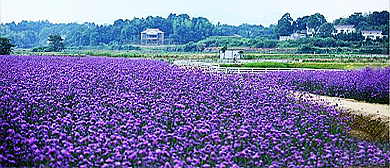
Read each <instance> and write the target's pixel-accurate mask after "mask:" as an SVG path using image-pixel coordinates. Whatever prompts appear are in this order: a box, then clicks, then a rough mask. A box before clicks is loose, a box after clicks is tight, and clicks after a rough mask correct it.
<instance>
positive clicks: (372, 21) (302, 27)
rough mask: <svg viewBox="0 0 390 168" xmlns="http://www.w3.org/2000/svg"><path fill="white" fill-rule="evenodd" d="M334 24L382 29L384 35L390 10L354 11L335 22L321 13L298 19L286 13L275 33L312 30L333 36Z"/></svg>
mask: <svg viewBox="0 0 390 168" xmlns="http://www.w3.org/2000/svg"><path fill="white" fill-rule="evenodd" d="M334 25H354V26H355V28H356V30H357V32H360V31H361V30H371V29H376V30H382V33H383V35H388V34H389V12H388V11H382V12H373V13H370V14H362V13H354V14H352V15H350V16H349V17H348V18H339V19H336V20H335V21H334V22H333V23H330V22H327V21H326V19H325V17H324V16H323V15H322V14H320V13H315V14H313V15H310V16H303V17H299V18H297V19H296V20H293V19H292V17H291V15H290V14H289V13H286V14H284V15H283V16H282V18H281V19H279V21H278V24H277V25H276V28H275V33H276V34H277V35H278V36H288V35H290V34H293V33H295V32H302V31H303V32H306V31H307V30H311V31H312V32H313V33H314V34H315V35H316V36H320V37H331V36H332V32H333V30H334V28H333V26H334Z"/></svg>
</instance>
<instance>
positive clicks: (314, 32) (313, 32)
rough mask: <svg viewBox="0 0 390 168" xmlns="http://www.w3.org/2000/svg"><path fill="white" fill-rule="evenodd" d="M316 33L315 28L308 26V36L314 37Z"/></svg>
mask: <svg viewBox="0 0 390 168" xmlns="http://www.w3.org/2000/svg"><path fill="white" fill-rule="evenodd" d="M315 34H316V30H315V29H314V28H309V27H306V35H307V36H308V37H314V35H315Z"/></svg>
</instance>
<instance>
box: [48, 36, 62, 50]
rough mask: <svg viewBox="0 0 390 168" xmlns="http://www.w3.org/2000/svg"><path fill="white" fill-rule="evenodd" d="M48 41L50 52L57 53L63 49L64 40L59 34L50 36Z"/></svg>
mask: <svg viewBox="0 0 390 168" xmlns="http://www.w3.org/2000/svg"><path fill="white" fill-rule="evenodd" d="M48 40H49V48H50V50H51V51H54V52H59V51H62V50H64V49H65V45H64V42H63V41H64V39H62V37H61V36H60V35H59V34H50V35H49V39H48Z"/></svg>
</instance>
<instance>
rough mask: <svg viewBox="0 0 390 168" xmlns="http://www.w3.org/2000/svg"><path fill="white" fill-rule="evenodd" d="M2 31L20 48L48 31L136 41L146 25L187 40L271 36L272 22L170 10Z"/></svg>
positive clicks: (87, 39) (78, 38) (68, 38)
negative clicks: (214, 19)
mask: <svg viewBox="0 0 390 168" xmlns="http://www.w3.org/2000/svg"><path fill="white" fill-rule="evenodd" d="M1 27H2V28H1V34H2V35H5V36H6V37H9V38H10V39H12V41H13V42H14V43H15V45H17V47H20V48H32V47H36V46H44V45H47V37H48V35H50V34H60V35H61V36H62V37H63V38H64V39H65V41H64V42H65V45H66V46H67V47H78V46H99V45H125V44H138V43H139V42H140V32H141V31H143V30H145V29H147V28H159V29H160V30H162V31H163V32H164V35H165V38H166V42H167V43H170V44H186V43H188V42H190V41H194V42H196V41H199V40H202V39H205V38H207V37H210V36H231V35H239V36H243V37H252V38H254V37H270V38H273V30H272V26H271V27H270V28H265V27H263V26H262V25H249V24H242V25H240V26H231V25H227V24H223V25H221V24H219V23H218V24H217V25H214V24H212V23H211V22H210V21H209V20H208V19H206V18H204V17H195V18H190V17H189V16H188V15H187V14H180V15H176V14H170V15H169V16H168V17H167V18H162V17H159V16H157V17H152V16H149V17H147V18H134V19H132V20H122V19H118V20H116V21H115V22H114V23H113V24H112V25H97V24H95V23H93V22H92V23H90V22H85V23H83V24H78V23H68V24H62V23H60V24H53V23H50V22H49V21H37V22H34V21H22V22H20V23H18V24H16V23H15V22H12V23H6V24H2V25H1Z"/></svg>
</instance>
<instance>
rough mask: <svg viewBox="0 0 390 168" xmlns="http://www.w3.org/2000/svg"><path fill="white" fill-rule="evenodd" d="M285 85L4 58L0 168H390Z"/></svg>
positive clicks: (381, 150)
mask: <svg viewBox="0 0 390 168" xmlns="http://www.w3.org/2000/svg"><path fill="white" fill-rule="evenodd" d="M279 80H280V76H266V75H258V76H255V77H253V76H250V75H245V74H243V75H224V74H217V73H206V72H204V71H201V70H196V69H193V70H185V69H182V68H179V67H176V66H171V65H169V64H168V63H166V62H161V61H153V60H141V59H140V60H130V59H122V58H116V59H112V58H105V57H98V58H96V57H84V58H72V57H49V56H42V57H38V56H28V57H25V56H1V57H0V124H1V127H0V145H1V148H0V164H1V165H0V167H15V166H18V167H19V166H36V167H38V166H50V167H53V166H59V167H71V166H76V167H91V166H96V167H113V166H116V167H120V166H124V167H129V166H131V167H160V166H166V167H168V166H177V167H210V166H211V167H214V166H216V167H225V166H233V167H237V166H240V167H244V166H249V167H254V166H258V167H264V166H272V167H287V166H291V167H303V166H309V167H335V166H388V165H389V161H390V159H389V155H390V152H389V149H390V146H389V144H388V143H378V142H369V141H363V140H359V139H356V138H352V137H351V136H350V135H349V134H348V130H349V128H348V127H347V124H346V122H345V121H346V120H347V119H348V118H342V117H341V116H340V111H339V110H337V109H336V108H335V107H332V106H323V105H321V104H319V103H317V102H315V101H310V100H305V99H298V98H295V97H292V96H290V94H289V92H290V91H289V90H290V89H291V86H289V85H280V84H279V83H278V81H279Z"/></svg>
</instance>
